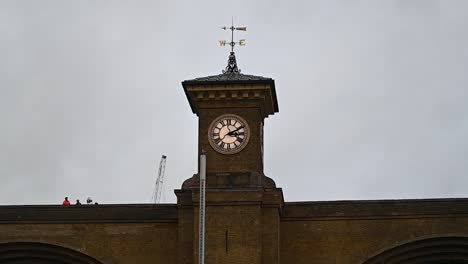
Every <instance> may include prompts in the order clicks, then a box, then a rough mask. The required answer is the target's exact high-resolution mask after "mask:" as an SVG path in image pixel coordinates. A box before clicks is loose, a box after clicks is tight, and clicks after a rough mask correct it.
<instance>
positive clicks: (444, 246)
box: [364, 237, 468, 264]
mask: <svg viewBox="0 0 468 264" xmlns="http://www.w3.org/2000/svg"><path fill="white" fill-rule="evenodd" d="M383 263H385V264H403V263H404V264H423V263H424V264H446V263H447V264H448V263H450V264H468V237H436V238H428V239H422V240H417V241H413V242H409V243H405V244H402V245H399V246H396V247H394V248H391V249H388V250H385V251H383V252H381V253H380V254H378V255H376V256H374V257H372V258H370V259H369V260H367V261H366V262H364V264H383Z"/></svg>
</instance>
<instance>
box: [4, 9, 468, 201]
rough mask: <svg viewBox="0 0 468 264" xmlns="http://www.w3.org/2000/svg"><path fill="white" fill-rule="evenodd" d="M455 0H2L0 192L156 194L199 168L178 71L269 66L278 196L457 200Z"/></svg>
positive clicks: (460, 65)
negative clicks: (274, 98)
mask: <svg viewBox="0 0 468 264" xmlns="http://www.w3.org/2000/svg"><path fill="white" fill-rule="evenodd" d="M467 11H468V1H463V0H460V1H454V0H441V1H431V0H421V1H416V0H401V1H397V0H395V1H391V0H385V1H384V0H380V1H375V0H367V1H358V0H355V1H351V0H342V1H331V0H323V1H305V0H304V1H273V0H272V1H248V0H245V1H242V0H238V1H219V0H214V1H155V0H148V1H143V0H139V1H117V0H114V1H105V0H99V1H98V0H94V1H88V0H82V1H77V0H75V1H62V0H50V1H47V0H41V1H37V0H31V1H22V0H3V1H1V2H0V92H1V93H0V121H1V122H0V177H1V178H0V204H49V203H61V201H62V200H63V197H64V196H69V197H70V198H71V199H72V200H75V199H77V198H78V199H81V200H85V198H86V197H88V196H90V197H92V198H93V199H95V200H96V201H98V202H101V203H146V202H150V201H151V195H152V192H153V186H154V182H155V179H156V176H157V169H158V164H159V160H160V157H161V155H162V154H165V155H167V156H168V158H167V167H166V178H165V183H164V194H163V197H162V200H163V202H171V203H172V202H175V195H174V193H173V190H174V189H179V188H180V186H181V184H182V182H183V181H184V180H185V179H187V178H189V177H191V176H192V174H194V173H196V168H197V164H196V160H197V157H196V155H197V118H196V116H195V115H194V114H192V112H191V110H190V107H189V104H188V102H187V99H186V97H185V95H184V93H183V89H182V86H181V81H183V80H185V79H192V78H196V77H202V76H207V75H213V74H219V73H221V70H222V69H223V68H224V67H225V66H226V63H227V58H228V51H229V50H228V48H227V47H224V48H223V47H219V46H218V41H219V40H222V39H228V38H229V37H230V35H229V33H228V32H226V31H223V30H221V27H222V26H224V25H229V24H230V22H231V17H232V16H234V19H235V24H236V25H238V26H246V27H247V30H248V31H247V32H241V33H239V34H238V37H239V38H245V39H246V43H247V45H246V46H245V47H241V48H240V49H238V50H237V52H236V54H237V61H238V64H239V67H240V68H241V69H242V72H243V73H246V74H254V75H261V76H266V77H272V78H273V79H275V83H276V89H277V94H278V101H279V107H280V112H279V113H277V114H276V115H274V116H271V117H270V118H267V119H266V121H265V133H264V134H265V173H266V175H268V176H269V177H271V178H273V179H274V180H275V181H276V183H277V186H278V187H282V188H283V192H284V196H285V199H286V201H304V200H337V199H340V200H341V199H394V198H436V197H468V162H467V157H468V140H467V135H468V104H467V100H468V73H467V68H468V15H467Z"/></svg>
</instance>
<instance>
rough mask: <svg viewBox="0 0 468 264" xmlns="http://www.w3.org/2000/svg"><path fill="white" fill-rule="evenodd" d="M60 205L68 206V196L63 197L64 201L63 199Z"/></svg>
mask: <svg viewBox="0 0 468 264" xmlns="http://www.w3.org/2000/svg"><path fill="white" fill-rule="evenodd" d="M62 205H64V206H70V201H68V197H65V201H63V203H62Z"/></svg>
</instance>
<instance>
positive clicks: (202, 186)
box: [198, 154, 206, 264]
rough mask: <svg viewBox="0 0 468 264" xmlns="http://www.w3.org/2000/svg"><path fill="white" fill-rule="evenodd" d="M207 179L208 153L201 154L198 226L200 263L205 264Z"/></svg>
mask: <svg viewBox="0 0 468 264" xmlns="http://www.w3.org/2000/svg"><path fill="white" fill-rule="evenodd" d="M205 181H206V155H205V154H201V155H200V205H199V209H200V212H199V218H200V219H199V226H198V231H199V232H198V240H199V241H198V263H199V264H205V187H206V184H205Z"/></svg>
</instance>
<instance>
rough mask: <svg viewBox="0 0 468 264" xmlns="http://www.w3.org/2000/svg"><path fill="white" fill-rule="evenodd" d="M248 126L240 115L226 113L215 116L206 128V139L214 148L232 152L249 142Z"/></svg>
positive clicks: (242, 147) (220, 151)
mask: <svg viewBox="0 0 468 264" xmlns="http://www.w3.org/2000/svg"><path fill="white" fill-rule="evenodd" d="M249 132H250V131H249V126H248V125H247V122H246V121H245V120H244V119H242V118H241V117H240V116H237V115H233V114H228V115H222V116H220V117H218V118H216V119H215V120H214V121H213V122H212V123H211V125H210V127H209V129H208V141H209V142H210V144H211V146H212V147H213V149H214V150H216V151H218V152H219V153H223V154H234V153H237V152H239V151H241V150H242V149H244V148H245V146H246V145H247V143H248V142H249Z"/></svg>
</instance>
